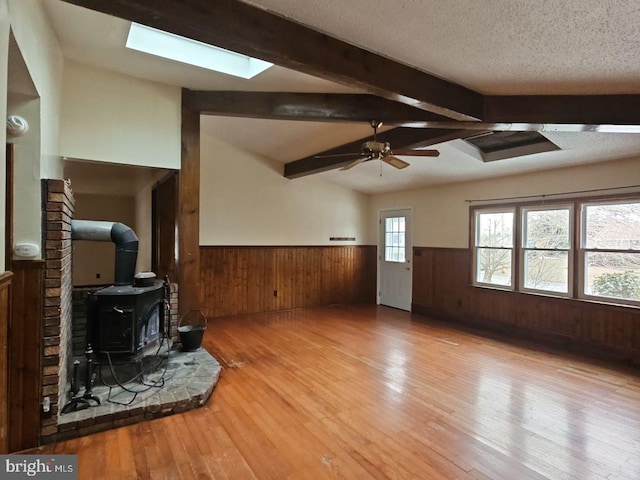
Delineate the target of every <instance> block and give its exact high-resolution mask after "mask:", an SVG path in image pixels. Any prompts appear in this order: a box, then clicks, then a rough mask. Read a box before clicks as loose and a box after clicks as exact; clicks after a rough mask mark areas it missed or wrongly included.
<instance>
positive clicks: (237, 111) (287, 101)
mask: <svg viewBox="0 0 640 480" xmlns="http://www.w3.org/2000/svg"><path fill="white" fill-rule="evenodd" d="M182 99H183V102H184V104H185V106H187V107H189V108H191V109H193V110H197V111H200V112H201V113H203V114H205V115H222V116H231V117H248V118H266V119H272V120H302V121H320V122H322V121H330V122H336V121H345V122H366V123H369V122H370V121H371V120H381V121H383V122H384V124H385V125H405V124H411V123H413V122H416V121H418V122H419V121H422V122H429V121H432V122H433V121H450V120H451V119H449V118H447V117H443V116H442V115H437V114H435V113H432V112H428V111H426V110H421V109H419V108H414V107H411V106H409V105H405V104H404V103H398V102H394V101H392V100H387V99H386V98H381V97H377V96H375V95H368V94H345V93H291V92H240V91H202V90H186V89H185V90H184V91H183V95H182Z"/></svg>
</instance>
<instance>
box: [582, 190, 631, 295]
mask: <svg viewBox="0 0 640 480" xmlns="http://www.w3.org/2000/svg"><path fill="white" fill-rule="evenodd" d="M582 226H583V229H582V246H583V258H584V272H585V273H584V295H585V296H593V297H607V298H614V299H620V300H627V301H639V300H640V287H639V286H640V202H624V203H618V202H616V203H611V202H609V203H599V204H587V205H584V206H583V215H582Z"/></svg>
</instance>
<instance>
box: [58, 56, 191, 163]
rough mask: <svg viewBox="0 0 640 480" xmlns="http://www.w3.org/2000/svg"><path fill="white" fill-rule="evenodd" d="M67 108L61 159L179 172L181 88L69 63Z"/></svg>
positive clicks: (65, 99) (66, 77)
mask: <svg viewBox="0 0 640 480" xmlns="http://www.w3.org/2000/svg"><path fill="white" fill-rule="evenodd" d="M62 107H63V112H64V114H63V115H62V130H61V135H60V153H61V155H62V156H66V157H69V158H79V159H84V160H95V161H102V162H113V163H123V164H130V165H141V166H150V167H161V168H174V169H178V168H180V125H181V91H180V88H179V87H174V86H168V85H162V84H159V83H154V82H150V81H147V80H141V79H137V78H133V77H128V76H125V75H121V74H118V73H115V72H110V71H107V70H99V69H96V68H93V67H90V66H87V65H82V64H79V63H75V62H71V61H68V62H66V64H65V73H64V90H63V106H62Z"/></svg>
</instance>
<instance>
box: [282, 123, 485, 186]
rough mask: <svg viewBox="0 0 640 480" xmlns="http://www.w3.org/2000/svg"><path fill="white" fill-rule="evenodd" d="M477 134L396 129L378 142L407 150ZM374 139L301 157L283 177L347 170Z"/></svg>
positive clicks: (380, 137) (285, 168) (378, 139)
mask: <svg viewBox="0 0 640 480" xmlns="http://www.w3.org/2000/svg"><path fill="white" fill-rule="evenodd" d="M477 134H478V132H476V131H471V130H441V129H434V128H429V129H423V128H402V127H399V128H394V129H391V130H387V131H386V132H382V133H378V135H377V141H379V142H389V143H390V144H391V145H392V147H394V148H397V149H404V148H421V147H428V146H430V145H436V144H438V143H443V142H448V141H450V140H455V139H458V138H467V137H470V136H472V135H477ZM368 140H371V136H369V137H365V138H361V139H359V140H356V141H353V142H349V143H346V144H344V145H340V146H339V147H335V148H331V149H329V150H325V151H324V152H319V153H316V154H314V155H312V156H309V157H305V158H301V159H300V160H295V161H293V162H289V163H286V164H285V166H284V176H285V177H286V178H290V179H293V178H300V177H305V176H307V175H313V174H316V173H321V172H327V171H329V170H334V169H336V168H341V167H344V166H345V165H348V164H349V163H351V162H352V161H353V160H355V159H356V158H358V157H359V156H360V155H359V153H358V152H360V151H361V146H362V143H363V142H366V141H368ZM346 154H352V155H351V156H340V157H329V158H327V157H323V158H317V156H318V155H323V156H324V155H346Z"/></svg>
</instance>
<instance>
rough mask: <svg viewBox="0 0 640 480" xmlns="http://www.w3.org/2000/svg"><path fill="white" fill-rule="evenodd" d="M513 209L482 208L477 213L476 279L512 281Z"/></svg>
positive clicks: (498, 281)
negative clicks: (485, 210) (483, 210)
mask: <svg viewBox="0 0 640 480" xmlns="http://www.w3.org/2000/svg"><path fill="white" fill-rule="evenodd" d="M513 215H514V212H513V211H512V210H507V211H487V212H478V214H477V216H476V225H477V228H476V252H475V253H476V282H478V283H486V284H489V285H505V286H510V285H511V284H512V268H511V265H512V263H513V240H514V236H513V218H514V217H513Z"/></svg>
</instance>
